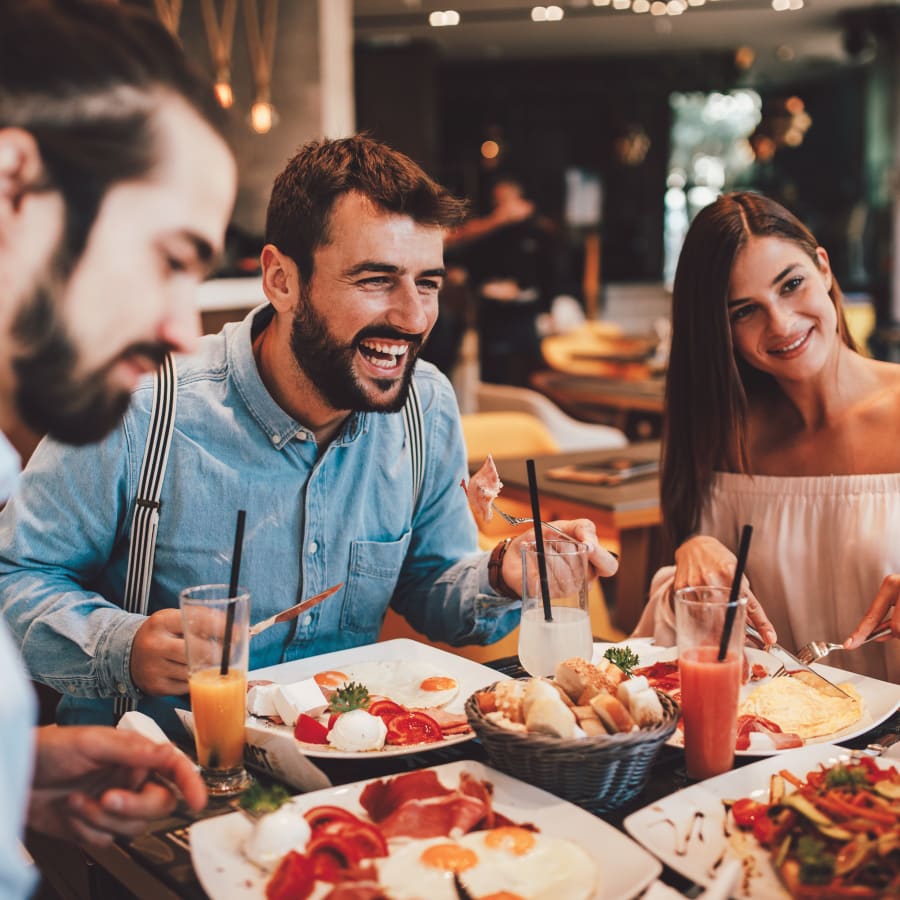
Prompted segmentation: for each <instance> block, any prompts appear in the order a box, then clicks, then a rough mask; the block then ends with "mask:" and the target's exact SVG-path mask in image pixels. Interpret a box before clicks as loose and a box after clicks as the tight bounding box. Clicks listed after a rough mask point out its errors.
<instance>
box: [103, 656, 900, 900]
mask: <svg viewBox="0 0 900 900" xmlns="http://www.w3.org/2000/svg"><path fill="white" fill-rule="evenodd" d="M488 665H489V666H490V667H491V668H493V669H495V670H496V671H498V672H500V673H502V674H504V675H508V676H510V677H514V678H518V677H524V676H525V675H526V674H527V673H526V672H525V671H524V670H523V669H522V668H521V666H520V665H519V660H518V658H516V657H506V658H503V659H499V660H496V661H493V662H491V663H489V664H488ZM897 735H900V709H897V710H894V712H893V714H892V715H891V716H889V717H888V718H887V719H885V720H884V721H882V722H881V723H880V724H879V725H877V726H876V727H874V728H873V729H871V730H870V731H868V732H866V733H865V734H862V735H858V736H857V737H855V738H853V739H850V740H847V741H838V743H839V744H840V745H842V746H845V747H847V748H848V749H864V748H865V747H867V746H868V745H870V744H872V743H876V742H882V741H885V740H888V741H889V739H890V737H891V736H895V737H896V736H897ZM186 749H188V748H187V747H186ZM460 760H476V761H479V762H483V763H487V762H488V760H487V756H486V753H485V750H484V748H483V747H482V745H481V744H480V743H479V742H478V741H477V740H471V741H466V742H464V743H457V744H453V745H451V746H448V747H445V748H437V749H431V750H429V751H428V752H427V753H421V754H410V755H406V756H389V757H380V758H377V759H371V760H366V759H362V760H357V759H352V760H351V759H335V760H327V759H321V758H318V759H316V760H315V762H316V764H317V765H318V766H319V767H320V768H321V769H322V770H323V771H324V772H325V774H326V775H327V776H328V778H329V779H330V780H331V782H332V784H333V785H342V784H350V783H353V782H356V781H361V780H364V779H369V778H384V777H389V776H392V775H397V774H401V773H403V772H409V771H414V770H417V769H421V768H426V767H429V766H435V765H440V764H443V763H451V762H457V761H460ZM754 761H755V760H754V759H753V758H752V757H747V756H737V757H735V764H734V765H735V768H739V767H741V766H743V765H746V764H747V763H751V762H754ZM254 774H255V775H256V777H258V778H260V779H261V780H262V781H263V782H266V783H270V782H271V781H272V778H271V775H270V774H268V773H265V772H260V771H255V772H254ZM694 783H696V782H692V781H690V780H689V779H688V777H687V774H686V772H685V768H684V752H683V751H682V750H681V749H679V748H677V747H672V746H668V745H663V746H662V748H661V750H660V753H659V755H658V757H657V758H656V760H655V762H654V764H653V766H652V767H651V770H650V775H649V779H648V781H647V784H646V786H645V787H644V788H643V790H641V791H640V793H639V794H638V795H637V796H635V797H634V798H633V799H632V800H631V801H629V802H628V803H627V804H625V805H624V806H622V807H620V808H618V809H616V810H614V811H612V812H608V813H605V814H603V815H602V816H601V817H600V818H602V819H603V820H604V821H606V822H607V823H609V824H610V825H612V826H614V827H615V828H617V829H619V830H622V831H624V827H623V822H624V820H625V818H626V817H627V816H629V815H630V814H631V813H633V812H635V811H637V810H639V809H642V808H643V807H645V806H647V805H648V804H651V803H654V802H656V801H658V800H660V799H662V798H664V797H667V796H668V795H670V794H672V793H674V792H676V791H678V790H680V789H682V788H684V787H688V786H690V785H692V784H694ZM235 807H236V803H235V801H233V800H232V801H221V800H220V801H218V802H217V803H213V804H211V805H210V806H209V807H207V809H206V810H204V811H203V812H202V813H200V814H198V815H194V814H191V813H188V812H186V811H184V810H183V809H179V810H177V811H176V812H175V813H174V814H173V815H171V816H169V817H168V818H166V819H164V820H161V821H159V822H157V823H155V825H154V826H153V827H152V828H151V829H150V830H149V831H148V832H147V833H146V834H145V835H143V836H141V837H139V838H135V839H133V840H124V839H123V840H120V841H118V842H116V843H114V844H113V845H112V846H110V847H107V848H105V849H103V850H92V851H90V853H91V856H92V857H93V860H94V863H95V864H96V866H98V867H100V868H101V870H102V872H103V874H104V878H105V879H106V881H105V882H104V892H103V893H102V895H98V896H103V897H106V896H113V894H112V893H110V891H114V890H116V888H115V887H114V885H118V886H120V887H121V888H124V890H125V891H127V892H130V895H133V896H135V897H137V898H139V900H175V898H182V900H205V898H207V894H206V892H205V891H204V890H203V887H202V886H201V885H200V883H199V881H198V880H197V877H196V875H195V873H194V870H193V866H192V864H191V855H190V843H189V842H190V834H189V829H190V826H191V825H192V824H193V823H194V822H195V821H198V820H199V819H202V818H209V817H211V816H217V815H223V814H227V813H230V812H233V811H234V809H235ZM659 881H660V882H662V884H663V885H666V886H668V887H669V888H672V889H674V890H676V891H678V892H680V893H682V894H684V895H685V896H688V897H696V896H699V895H700V894H701V893H702V888H701V887H700V886H699V885H696V884H694V883H692V882H691V881H690V880H688V879H686V878H685V877H683V876H682V875H680V874H679V873H678V872H676V871H674V870H672V869H670V868H669V867H668V866H665V865H663V870H662V874H661V876H660V878H659ZM116 896H120V894H116ZM121 896H128V894H126V893H122V894H121ZM216 900H220V898H216Z"/></svg>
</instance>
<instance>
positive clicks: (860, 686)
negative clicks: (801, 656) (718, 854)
mask: <svg viewBox="0 0 900 900" xmlns="http://www.w3.org/2000/svg"><path fill="white" fill-rule="evenodd" d="M609 647H632V648H633V649H634V650H635V652H636V653H637V654H638V656H639V657H640V659H641V663H640V665H641V666H645V665H652V663H654V662H657V661H659V660H663V659H673V658H674V656H675V654H676V652H677V651H676V648H675V647H664V646H658V645H656V644H654V643H653V641H652V639H648V638H637V639H634V640H624V641H619V642H618V643H615V644H611V643H607V642H605V641H598V642H596V643H595V644H594V655H593V659H594V660H595V661H596V660H597V659H599V658H600V657H601V656H603V654H604V653H605V652H606V650H607V648H609ZM746 649H747V651H748V654H749V657H750V661H751V662H754V661H757V662H762V663H763V665H765V666H766V668H767V669H768V670H769V671H770V672H771V671H772V670H773V669H775V668H777V667H778V662H777V660H776V659H775V657H773V656H771V655H770V654H768V653H765V652H764V651H762V650H757V649H755V648H753V647H747V648H746ZM645 660H647V662H645ZM811 668H812V669H814V670H815V671H817V672H819V674H821V675H824V676H825V678H827V679H828V680H829V681H831V682H834V683H835V684H843V683H849V684H851V685H852V686H853V687H854V688H855V689H856V691H857V692H858V693H859V695H860V696H861V697H862V698H863V701H864V703H865V712H864V713H863V716H862V718H861V719H860V720H859V721H858V722H854V723H853V724H852V725H850V726H848V727H847V728H844V729H842V730H841V731H835V732H833V733H832V734H826V735H822V737H818V738H809V739H807V740H806V742H805V743H804V745H803V746H804V747H811V746H815V745H817V744H833V743H836V742H838V741H848V740H850V739H851V738H855V737H859V736H860V735H862V734H865V733H866V732H867V731H871V730H872V729H873V728H875V727H876V726H877V725H880V724H881V723H882V722H884V721H885V720H886V719H888V718H890V717H891V716H892V715H893V714H894V713H895V712H896V711H897V709H900V685H896V684H891V683H890V682H887V681H880V680H879V679H877V678H870V677H869V676H867V675H859V674H858V673H856V672H848V671H846V670H844V669H835V668H832V667H831V666H823V665H821V664H820V663H813V665H812V666H811ZM764 680H765V679H762V680H760V681H755V682H750V683H748V684H745V685H743V686H742V687H741V700H743V699H744V698H745V697H746V695H747V694H749V693H750V691H752V690H753V689H754V688H755V687H757V686H758V685H760V684H762V683H763V681H764ZM680 738H681V732H680V731H678V730H676V731H675V733H674V734H673V736H672V737H671V738H669V740H668V741H667V742H666V743H667V744H668V745H669V746H670V747H683V746H684V743H683V741H682V740H681V739H680ZM786 752H788V751H786V750H776V749H771V750H762V749H759V750H757V749H754V750H735V756H750V757H759V756H778V755H780V754H783V753H786Z"/></svg>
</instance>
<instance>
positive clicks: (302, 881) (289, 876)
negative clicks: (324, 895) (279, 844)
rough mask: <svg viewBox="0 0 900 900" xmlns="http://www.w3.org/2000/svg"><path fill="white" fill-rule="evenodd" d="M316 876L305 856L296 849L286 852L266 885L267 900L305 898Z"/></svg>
mask: <svg viewBox="0 0 900 900" xmlns="http://www.w3.org/2000/svg"><path fill="white" fill-rule="evenodd" d="M315 883H316V876H315V873H314V871H313V865H312V863H311V862H310V860H309V859H307V857H305V856H303V855H302V854H301V853H297V851H296V850H291V851H290V852H289V853H287V854H286V855H285V856H284V858H283V859H282V860H281V862H280V863H279V864H278V868H277V869H275V872H274V874H273V875H272V877H271V878H270V879H269V883H268V884H267V885H266V897H267V900H305V898H306V897H308V896H309V895H310V894H311V893H312V890H313V886H314V885H315Z"/></svg>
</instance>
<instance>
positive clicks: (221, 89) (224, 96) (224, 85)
mask: <svg viewBox="0 0 900 900" xmlns="http://www.w3.org/2000/svg"><path fill="white" fill-rule="evenodd" d="M213 90H214V91H215V92H216V100H218V101H219V106H221V107H222V109H231V107H232V106H233V105H234V91H232V90H231V83H230V82H228V81H225V79H221V80H219V81H217V82H216V83H215V84H214V85H213Z"/></svg>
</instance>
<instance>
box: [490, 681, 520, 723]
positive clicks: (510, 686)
mask: <svg viewBox="0 0 900 900" xmlns="http://www.w3.org/2000/svg"><path fill="white" fill-rule="evenodd" d="M524 693H525V684H524V682H522V681H516V680H515V679H510V680H509V681H501V682H499V683H498V684H497V686H496V687H495V688H494V702H495V705H496V708H497V711H498V712H499V713H500V714H501V715H503V716H504V717H505V718H507V719H509V720H510V721H511V722H524V721H525V715H524V713H523V712H522V695H523V694H524Z"/></svg>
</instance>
